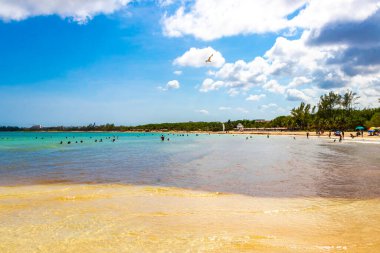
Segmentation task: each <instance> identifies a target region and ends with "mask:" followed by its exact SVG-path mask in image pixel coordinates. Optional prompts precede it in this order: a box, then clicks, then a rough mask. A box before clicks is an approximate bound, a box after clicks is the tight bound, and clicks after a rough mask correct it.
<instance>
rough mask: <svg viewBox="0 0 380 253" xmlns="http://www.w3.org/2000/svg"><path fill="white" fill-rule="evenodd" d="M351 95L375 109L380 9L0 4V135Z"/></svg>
mask: <svg viewBox="0 0 380 253" xmlns="http://www.w3.org/2000/svg"><path fill="white" fill-rule="evenodd" d="M211 55H212V57H211V62H209V63H207V62H206V59H207V58H208V57H209V56H211ZM347 90H352V91H354V92H356V93H358V96H360V98H359V99H358V105H357V106H358V107H378V106H379V103H378V98H379V97H380V2H379V1H378V0H377V1H373V0H360V1H359V0H334V1H330V0H135V1H134V0H55V1H50V0H17V1H15V0H0V97H1V99H0V125H18V126H26V127H28V126H31V125H34V124H42V125H44V126H53V125H65V126H69V125H88V124H90V123H94V122H96V123H97V124H104V123H115V124H117V125H119V124H122V125H137V124H144V123H160V122H181V121H226V120H228V119H231V120H236V119H272V118H274V117H276V116H279V115H287V114H289V111H290V110H291V108H293V107H295V106H298V105H299V103H300V102H301V101H304V102H306V103H311V104H316V103H317V101H318V99H319V96H320V95H322V94H325V93H327V92H329V91H334V92H340V93H342V92H345V91H347Z"/></svg>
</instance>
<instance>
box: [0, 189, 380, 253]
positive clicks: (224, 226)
mask: <svg viewBox="0 0 380 253" xmlns="http://www.w3.org/2000/svg"><path fill="white" fill-rule="evenodd" d="M379 234H380V199H379V198H370V199H360V200H359V199H358V200H357V199H344V198H319V197H309V198H302V197H297V198H270V197H268V198H267V197H254V196H253V197H250V196H244V195H236V194H222V193H216V192H200V191H190V190H184V189H180V188H166V187H158V186H155V187H153V186H133V185H115V184H111V185H107V184H98V185H81V184H54V185H34V186H12V187H0V252H379V251H380V237H379Z"/></svg>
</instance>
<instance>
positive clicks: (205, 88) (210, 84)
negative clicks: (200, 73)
mask: <svg viewBox="0 0 380 253" xmlns="http://www.w3.org/2000/svg"><path fill="white" fill-rule="evenodd" d="M223 86H224V83H223V82H222V81H214V80H212V79H211V78H207V79H205V80H204V81H203V83H202V85H201V87H200V89H199V91H200V92H209V91H212V90H218V89H219V88H220V87H223Z"/></svg>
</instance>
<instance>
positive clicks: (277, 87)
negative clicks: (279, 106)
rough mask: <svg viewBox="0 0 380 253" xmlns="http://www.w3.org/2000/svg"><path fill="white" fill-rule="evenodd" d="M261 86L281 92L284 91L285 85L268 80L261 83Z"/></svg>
mask: <svg viewBox="0 0 380 253" xmlns="http://www.w3.org/2000/svg"><path fill="white" fill-rule="evenodd" d="M263 88H264V89H266V90H268V91H270V92H273V93H280V94H283V93H284V92H285V87H284V86H282V85H280V84H279V83H278V82H277V81H276V80H270V81H269V82H267V83H266V84H264V85H263Z"/></svg>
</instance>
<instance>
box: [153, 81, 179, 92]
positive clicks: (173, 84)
mask: <svg viewBox="0 0 380 253" xmlns="http://www.w3.org/2000/svg"><path fill="white" fill-rule="evenodd" d="M179 88H180V83H179V81H178V80H171V81H169V82H167V84H166V85H165V86H164V87H162V86H159V87H158V89H159V90H162V91H167V90H175V89H179Z"/></svg>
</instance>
